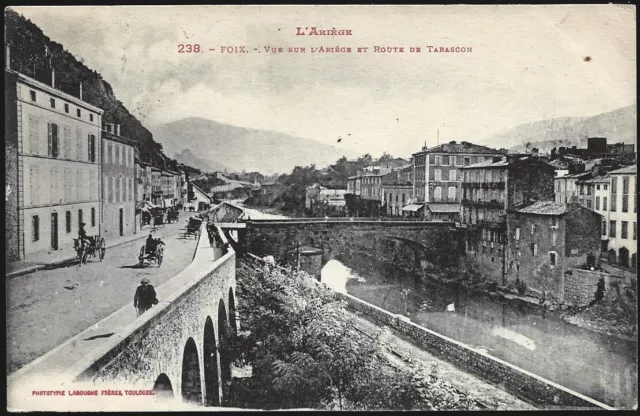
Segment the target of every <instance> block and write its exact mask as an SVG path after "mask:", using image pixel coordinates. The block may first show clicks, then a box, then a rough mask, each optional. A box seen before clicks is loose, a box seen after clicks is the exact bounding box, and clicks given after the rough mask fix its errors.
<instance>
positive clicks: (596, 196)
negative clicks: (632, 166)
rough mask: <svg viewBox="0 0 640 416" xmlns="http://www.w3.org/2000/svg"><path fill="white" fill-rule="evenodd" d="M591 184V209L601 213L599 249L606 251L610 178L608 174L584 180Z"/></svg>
mask: <svg viewBox="0 0 640 416" xmlns="http://www.w3.org/2000/svg"><path fill="white" fill-rule="evenodd" d="M586 182H587V183H588V184H590V185H591V186H592V192H593V208H592V209H593V210H594V211H595V212H597V213H598V214H600V215H602V232H601V233H600V242H601V251H602V253H606V252H607V245H608V242H609V232H608V224H609V200H610V198H611V193H610V191H609V183H610V182H611V178H610V176H609V175H603V176H596V177H595V178H592V179H589V180H587V181H586Z"/></svg>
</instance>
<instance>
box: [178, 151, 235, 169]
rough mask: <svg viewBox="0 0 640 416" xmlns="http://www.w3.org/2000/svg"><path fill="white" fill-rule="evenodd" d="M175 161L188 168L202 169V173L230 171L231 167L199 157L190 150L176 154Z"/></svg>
mask: <svg viewBox="0 0 640 416" xmlns="http://www.w3.org/2000/svg"><path fill="white" fill-rule="evenodd" d="M174 159H175V160H177V161H178V162H180V163H184V164H185V165H187V166H192V167H194V168H196V169H200V170H201V171H202V172H224V171H225V170H229V167H228V166H226V165H223V164H222V163H218V162H215V161H208V160H204V159H202V158H199V157H197V156H196V155H194V154H193V153H192V152H191V150H189V149H183V150H182V152H180V153H176V155H175V156H174Z"/></svg>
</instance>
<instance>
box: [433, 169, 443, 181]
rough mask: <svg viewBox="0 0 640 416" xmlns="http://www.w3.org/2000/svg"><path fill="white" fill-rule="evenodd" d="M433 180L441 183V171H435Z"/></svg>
mask: <svg viewBox="0 0 640 416" xmlns="http://www.w3.org/2000/svg"><path fill="white" fill-rule="evenodd" d="M434 172H435V180H436V181H442V170H441V169H435V171H434Z"/></svg>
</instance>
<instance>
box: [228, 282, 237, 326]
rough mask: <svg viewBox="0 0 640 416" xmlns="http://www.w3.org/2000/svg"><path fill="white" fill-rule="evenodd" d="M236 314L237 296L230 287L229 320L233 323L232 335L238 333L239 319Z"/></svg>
mask: <svg viewBox="0 0 640 416" xmlns="http://www.w3.org/2000/svg"><path fill="white" fill-rule="evenodd" d="M237 319H238V318H237V316H236V297H235V295H234V293H233V288H232V287H230V288H229V322H230V324H231V330H232V333H231V336H232V337H235V336H237V335H238V321H237Z"/></svg>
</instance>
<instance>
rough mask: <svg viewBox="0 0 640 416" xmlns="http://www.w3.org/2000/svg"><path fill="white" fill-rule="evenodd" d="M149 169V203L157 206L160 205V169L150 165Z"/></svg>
mask: <svg viewBox="0 0 640 416" xmlns="http://www.w3.org/2000/svg"><path fill="white" fill-rule="evenodd" d="M150 171H151V203H152V204H153V205H156V206H158V207H161V206H163V205H162V202H163V201H162V196H163V192H162V169H160V168H157V167H155V166H150Z"/></svg>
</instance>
